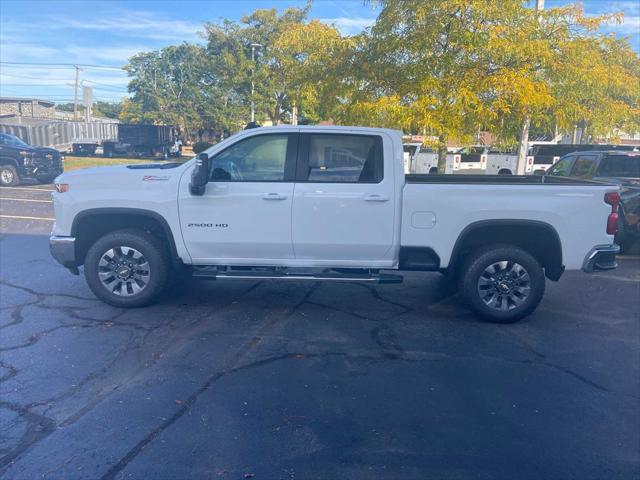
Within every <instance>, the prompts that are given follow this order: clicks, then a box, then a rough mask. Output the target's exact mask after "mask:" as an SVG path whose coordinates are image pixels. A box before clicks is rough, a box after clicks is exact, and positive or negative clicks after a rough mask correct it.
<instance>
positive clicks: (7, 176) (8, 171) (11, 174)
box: [0, 165, 20, 187]
mask: <svg viewBox="0 0 640 480" xmlns="http://www.w3.org/2000/svg"><path fill="white" fill-rule="evenodd" d="M18 184H20V177H19V176H18V170H16V167H14V166H13V165H0V185H2V186H3V187H15V186H16V185H18Z"/></svg>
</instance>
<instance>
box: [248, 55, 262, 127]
mask: <svg viewBox="0 0 640 480" xmlns="http://www.w3.org/2000/svg"><path fill="white" fill-rule="evenodd" d="M256 48H262V45H260V44H259V43H252V44H251V123H254V122H255V121H256V106H255V102H254V101H253V94H254V90H255V87H254V84H253V72H254V70H255V65H256V57H255V52H256Z"/></svg>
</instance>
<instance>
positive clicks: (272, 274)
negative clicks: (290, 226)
mask: <svg viewBox="0 0 640 480" xmlns="http://www.w3.org/2000/svg"><path fill="white" fill-rule="evenodd" d="M193 277H195V278H203V279H209V280H216V279H225V278H236V279H242V280H266V279H269V280H315V281H334V282H376V283H402V281H403V280H404V278H403V277H402V276H401V275H392V274H388V273H379V274H363V273H313V274H310V273H284V272H278V271H251V270H218V269H217V268H215V267H202V268H195V269H194V270H193Z"/></svg>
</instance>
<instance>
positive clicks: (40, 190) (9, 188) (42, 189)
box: [2, 187, 55, 192]
mask: <svg viewBox="0 0 640 480" xmlns="http://www.w3.org/2000/svg"><path fill="white" fill-rule="evenodd" d="M2 189H3V190H31V191H33V192H55V190H54V189H52V188H37V187H2Z"/></svg>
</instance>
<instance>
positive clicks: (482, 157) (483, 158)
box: [480, 155, 487, 163]
mask: <svg viewBox="0 0 640 480" xmlns="http://www.w3.org/2000/svg"><path fill="white" fill-rule="evenodd" d="M486 161H487V156H486V155H481V156H480V162H482V163H485V162H486Z"/></svg>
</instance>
